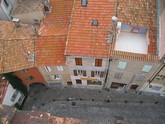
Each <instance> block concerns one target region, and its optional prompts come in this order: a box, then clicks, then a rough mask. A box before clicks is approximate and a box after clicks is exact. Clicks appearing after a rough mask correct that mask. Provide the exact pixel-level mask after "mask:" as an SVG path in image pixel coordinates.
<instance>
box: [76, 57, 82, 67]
mask: <svg viewBox="0 0 165 124" xmlns="http://www.w3.org/2000/svg"><path fill="white" fill-rule="evenodd" d="M75 63H76V65H80V66H82V58H75Z"/></svg>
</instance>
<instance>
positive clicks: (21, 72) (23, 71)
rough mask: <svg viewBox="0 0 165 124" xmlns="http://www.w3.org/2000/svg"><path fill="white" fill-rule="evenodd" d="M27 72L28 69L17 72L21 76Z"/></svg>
mask: <svg viewBox="0 0 165 124" xmlns="http://www.w3.org/2000/svg"><path fill="white" fill-rule="evenodd" d="M27 71H28V69H23V70H19V71H18V72H19V73H20V74H23V73H25V72H27Z"/></svg>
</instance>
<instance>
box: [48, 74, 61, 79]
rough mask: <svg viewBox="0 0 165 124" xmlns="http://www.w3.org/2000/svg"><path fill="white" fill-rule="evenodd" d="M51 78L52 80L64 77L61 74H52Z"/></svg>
mask: <svg viewBox="0 0 165 124" xmlns="http://www.w3.org/2000/svg"><path fill="white" fill-rule="evenodd" d="M50 78H51V79H52V80H60V79H61V78H62V77H61V75H50Z"/></svg>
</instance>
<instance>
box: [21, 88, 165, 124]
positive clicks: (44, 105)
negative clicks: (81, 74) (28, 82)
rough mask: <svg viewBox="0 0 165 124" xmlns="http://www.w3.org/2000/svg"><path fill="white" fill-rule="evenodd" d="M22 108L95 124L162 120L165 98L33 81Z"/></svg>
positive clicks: (158, 122) (157, 123)
mask: <svg viewBox="0 0 165 124" xmlns="http://www.w3.org/2000/svg"><path fill="white" fill-rule="evenodd" d="M24 110H37V111H46V112H49V113H51V114H52V115H55V116H59V117H71V118H77V119H83V120H88V121H90V122H91V123H94V124H115V123H117V122H122V124H164V123H165V98H164V97H160V96H158V95H154V94H152V95H147V94H142V95H139V94H134V93H124V92H122V91H115V90H110V91H105V90H90V89H74V88H71V87H56V88H50V89H48V88H46V87H42V86H40V85H34V86H33V87H32V88H31V90H30V93H29V97H28V98H27V100H26V103H25V107H24Z"/></svg>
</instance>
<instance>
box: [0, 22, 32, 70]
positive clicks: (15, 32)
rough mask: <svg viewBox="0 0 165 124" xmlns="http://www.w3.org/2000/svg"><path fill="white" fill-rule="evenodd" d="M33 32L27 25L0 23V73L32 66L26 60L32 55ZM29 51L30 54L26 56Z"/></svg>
mask: <svg viewBox="0 0 165 124" xmlns="http://www.w3.org/2000/svg"><path fill="white" fill-rule="evenodd" d="M34 36H35V31H34V29H33V27H31V26H29V25H24V24H21V27H16V26H15V24H14V23H12V22H7V21H0V55H1V56H0V73H7V72H12V71H17V70H21V69H24V68H28V67H32V66H34V61H33V62H32V61H31V62H29V61H28V59H29V58H31V57H32V54H34V39H33V37H34ZM27 51H30V54H27Z"/></svg>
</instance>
